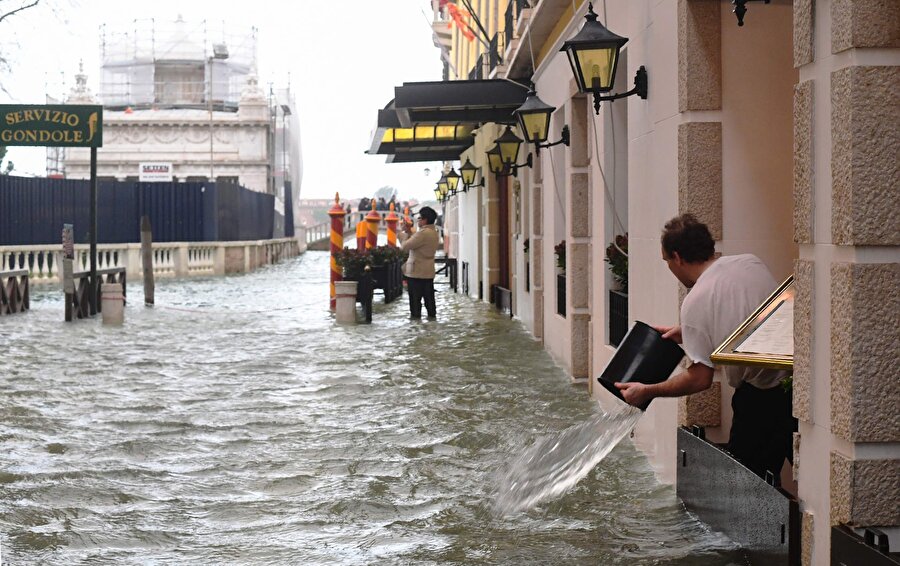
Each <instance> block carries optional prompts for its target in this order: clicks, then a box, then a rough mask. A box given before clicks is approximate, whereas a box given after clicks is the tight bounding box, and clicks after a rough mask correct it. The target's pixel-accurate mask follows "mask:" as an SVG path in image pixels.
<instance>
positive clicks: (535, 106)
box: [513, 90, 556, 144]
mask: <svg viewBox="0 0 900 566" xmlns="http://www.w3.org/2000/svg"><path fill="white" fill-rule="evenodd" d="M554 110H556V108H555V107H553V106H550V105H549V104H547V103H545V102H544V101H543V100H541V99H540V98H538V95H537V93H536V92H535V91H533V90H532V91H529V92H528V96H526V97H525V102H524V103H523V104H522V106H519V108H518V109H516V111H515V112H513V114H515V115H516V119H517V120H518V122H519V127H520V128H521V129H522V133H523V135H524V136H525V141H526V142H529V143H533V144H539V143H544V142H546V141H547V138H548V137H550V115H551V114H553V111H554Z"/></svg>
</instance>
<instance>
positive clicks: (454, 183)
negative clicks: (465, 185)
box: [447, 167, 459, 196]
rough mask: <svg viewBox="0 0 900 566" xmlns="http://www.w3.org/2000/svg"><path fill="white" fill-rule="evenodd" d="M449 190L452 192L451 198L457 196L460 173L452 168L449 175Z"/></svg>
mask: <svg viewBox="0 0 900 566" xmlns="http://www.w3.org/2000/svg"><path fill="white" fill-rule="evenodd" d="M447 188H448V189H449V190H450V196H453V195H455V194H456V191H457V189H458V188H459V173H457V172H456V170H455V169H453V168H452V167H451V168H450V172H449V173H447Z"/></svg>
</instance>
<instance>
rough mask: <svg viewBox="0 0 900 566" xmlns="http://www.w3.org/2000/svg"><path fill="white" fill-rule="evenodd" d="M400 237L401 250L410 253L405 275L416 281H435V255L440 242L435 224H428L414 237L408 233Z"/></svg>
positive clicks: (404, 270) (404, 268)
mask: <svg viewBox="0 0 900 566" xmlns="http://www.w3.org/2000/svg"><path fill="white" fill-rule="evenodd" d="M398 236H399V238H400V249H401V250H403V251H405V252H409V259H407V260H406V263H405V264H404V265H403V274H404V275H406V276H407V277H412V278H414V279H434V253H435V252H436V251H437V249H438V246H439V240H440V238H439V237H438V233H437V230H436V229H435V227H434V224H426V225H425V226H423V227H422V228H421V229H420V230H419V231H418V232H416V233H415V234H413V235H412V236H410V235H409V234H407V233H406V232H400V234H398Z"/></svg>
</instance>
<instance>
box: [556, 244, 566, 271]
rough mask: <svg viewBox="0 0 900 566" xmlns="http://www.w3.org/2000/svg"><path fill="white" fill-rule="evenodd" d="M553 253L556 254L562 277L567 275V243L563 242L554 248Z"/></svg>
mask: <svg viewBox="0 0 900 566" xmlns="http://www.w3.org/2000/svg"><path fill="white" fill-rule="evenodd" d="M553 253H554V254H556V267H557V269H558V270H559V273H560V275H565V274H566V241H565V240H563V241H561V242H560V243H558V244H556V245H555V246H554V247H553Z"/></svg>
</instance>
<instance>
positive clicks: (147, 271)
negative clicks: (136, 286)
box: [141, 214, 156, 306]
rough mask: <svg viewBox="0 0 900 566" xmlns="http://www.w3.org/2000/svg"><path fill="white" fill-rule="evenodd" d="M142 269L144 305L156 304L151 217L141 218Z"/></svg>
mask: <svg viewBox="0 0 900 566" xmlns="http://www.w3.org/2000/svg"><path fill="white" fill-rule="evenodd" d="M141 269H142V271H143V272H144V304H145V305H150V306H152V305H153V304H154V297H153V294H154V291H155V289H156V287H155V285H154V283H153V232H152V231H151V229H150V217H149V216H147V215H146V214H145V215H144V216H141Z"/></svg>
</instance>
